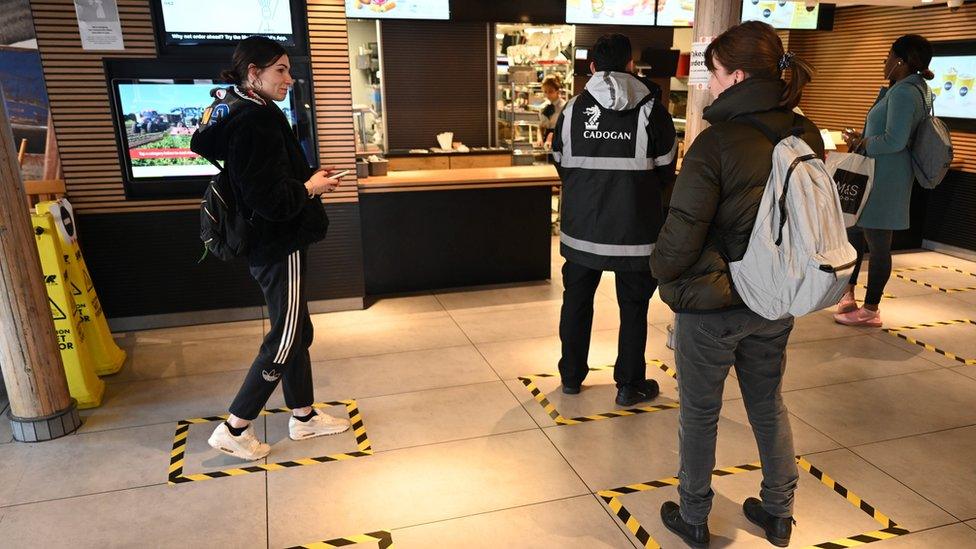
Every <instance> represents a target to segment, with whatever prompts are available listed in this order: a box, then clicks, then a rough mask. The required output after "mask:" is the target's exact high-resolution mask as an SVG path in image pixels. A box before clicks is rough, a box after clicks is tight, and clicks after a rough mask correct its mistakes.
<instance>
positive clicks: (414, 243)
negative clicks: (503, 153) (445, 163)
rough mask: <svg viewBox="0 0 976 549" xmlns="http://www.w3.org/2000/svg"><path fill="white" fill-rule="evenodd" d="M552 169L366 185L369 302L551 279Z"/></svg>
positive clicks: (404, 176)
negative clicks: (392, 296)
mask: <svg viewBox="0 0 976 549" xmlns="http://www.w3.org/2000/svg"><path fill="white" fill-rule="evenodd" d="M558 184H559V178H558V176H557V175H556V171H555V169H554V168H553V167H552V166H526V167H508V168H472V169H461V170H449V171H441V170H434V171H414V172H395V173H391V174H390V175H389V176H384V177H370V178H368V179H363V180H361V181H360V186H359V192H360V198H359V206H360V214H361V216H362V230H363V252H364V253H363V256H364V257H363V259H364V271H365V277H366V293H367V294H369V295H377V294H387V293H396V292H408V291H419V290H434V289H441V288H454V287H460V286H474V285H480V284H500V283H506V282H522V281H529V280H546V279H548V278H550V276H551V272H550V266H551V258H550V254H551V236H550V234H551V233H550V223H551V210H552V187H553V185H558Z"/></svg>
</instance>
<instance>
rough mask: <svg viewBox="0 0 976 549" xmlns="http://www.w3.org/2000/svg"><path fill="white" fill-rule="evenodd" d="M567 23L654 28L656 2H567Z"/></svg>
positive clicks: (575, 0) (600, 0)
mask: <svg viewBox="0 0 976 549" xmlns="http://www.w3.org/2000/svg"><path fill="white" fill-rule="evenodd" d="M566 22H567V23H573V24H583V25H642V26H652V25H654V0H566Z"/></svg>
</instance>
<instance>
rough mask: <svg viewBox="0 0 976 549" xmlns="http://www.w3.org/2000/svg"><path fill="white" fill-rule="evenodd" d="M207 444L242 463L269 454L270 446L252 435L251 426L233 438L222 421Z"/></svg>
mask: <svg viewBox="0 0 976 549" xmlns="http://www.w3.org/2000/svg"><path fill="white" fill-rule="evenodd" d="M207 442H208V443H209V444H210V446H211V447H212V448H213V449H214V450H217V451H218V452H222V453H224V454H227V455H229V456H234V457H236V458H239V459H243V460H244V461H255V460H258V459H261V458H263V457H264V456H266V455H268V454H269V453H270V452H271V446H268V445H267V444H265V443H263V442H261V441H260V440H258V437H257V436H255V435H254V426H253V425H248V426H247V429H245V430H244V432H243V433H241V436H239V437H235V436H234V435H233V434H232V433H231V432H230V429H228V428H227V424H226V423H224V422H223V421H222V422H220V425H218V426H217V428H216V429H214V432H213V434H212V435H210V439H209V440H207Z"/></svg>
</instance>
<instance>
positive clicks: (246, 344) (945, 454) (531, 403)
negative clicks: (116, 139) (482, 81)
mask: <svg viewBox="0 0 976 549" xmlns="http://www.w3.org/2000/svg"><path fill="white" fill-rule="evenodd" d="M894 262H895V267H896V268H906V267H911V268H917V267H935V266H942V265H945V266H948V267H951V268H952V269H959V270H962V271H965V272H967V273H968V272H976V264H973V263H969V262H966V261H963V260H960V259H956V258H953V257H949V256H945V255H940V254H936V253H933V252H915V253H910V254H900V255H897V256H896V257H895V261H894ZM560 266H561V260H560V259H559V257H558V255H556V254H554V256H553V276H554V278H553V280H552V281H551V282H544V283H530V284H517V285H508V286H503V287H492V288H473V289H460V290H451V291H445V292H439V293H426V294H418V295H411V296H405V297H397V298H388V299H383V300H380V301H378V302H376V303H374V304H372V306H370V307H369V308H368V309H366V310H364V311H352V312H343V313H333V314H324V315H317V316H316V317H314V322H315V328H316V339H315V343H314V345H313V348H312V357H313V360H314V366H313V368H314V379H315V389H316V398H317V400H319V401H323V402H325V401H341V400H348V399H355V401H356V404H357V405H358V408H359V410H360V412H361V414H362V417H363V420H364V422H365V425H366V429H367V434H368V437H369V442H370V444H371V447H372V450H373V451H374V453H373V454H372V455H366V456H363V457H356V458H352V459H342V460H338V461H331V462H327V463H321V464H315V465H307V466H301V467H293V468H284V469H282V470H274V471H270V472H263V471H262V472H256V473H248V474H240V475H235V476H227V477H220V478H212V479H207V480H201V481H197V482H189V483H185V484H178V485H173V486H171V485H168V483H167V478H168V477H167V475H168V467H169V462H170V454H171V450H172V447H173V439H174V432H175V430H176V423H177V421H179V420H182V419H189V418H197V417H205V416H211V415H217V414H222V413H225V408H226V406H227V404H228V402H229V401H230V399H231V398H232V397H233V395H234V393H235V391H236V390H237V387H238V384H239V383H240V381H241V378H242V375H243V371H244V370H246V369H247V368H248V366H249V365H250V360H251V358H252V353H253V352H254V350H255V349H256V348H257V346H258V343H259V341H260V338H261V336H262V333H263V330H264V328H265V325H266V323H265V322H262V321H260V320H259V321H252V322H238V323H229V324H224V325H211V326H196V327H188V328H170V329H165V330H151V331H143V332H134V333H127V334H118V336H117V337H118V341H119V343H120V345H122V346H123V347H124V348H125V349H126V350H127V351H128V353H129V360H128V362H127V364H126V365H125V368H124V369H123V371H122V372H121V373H119V374H118V375H116V376H113V377H111V378H107V379H106V381H107V382H108V385H107V388H106V395H105V400H104V403H103V405H102V406H101V407H100V408H98V409H95V410H89V411H85V412H83V416H84V418H85V424H84V426H83V428H82V429H81V430H80V431H79V433H77V434H75V435H71V436H68V437H65V438H63V439H61V440H57V441H53V442H49V443H43V444H37V445H24V444H20V443H16V442H11V438H12V437H11V434H10V428H9V423H7V422H6V421H5V420H3V419H0V547H18V548H19V547H48V546H53V545H63V544H65V542H66V541H68V540H70V544H71V545H73V546H78V547H133V546H153V547H156V546H159V547H269V548H281V547H290V546H294V545H301V544H308V543H314V542H317V541H323V540H332V539H337V538H344V537H349V536H357V535H361V534H366V533H370V532H377V531H382V530H386V531H389V532H391V533H392V538H393V542H394V544H395V546H396V547H419V548H427V547H475V548H489V547H491V548H496V547H547V548H548V547H559V548H562V547H579V548H600V547H615V548H628V547H635V546H640V544H639V542H638V541H637V538H636V537H635V536H634V535H633V534H631V532H630V531H629V530H628V528H627V527H626V526H625V525H624V524H623V522H621V521H620V520H619V519H618V518H617V516H616V515H615V514H614V512H613V511H611V510H610V507H609V506H608V505H607V504H606V502H605V500H604V499H603V498H601V497H600V494H599V493H600V492H601V491H603V490H608V489H613V488H616V487H620V486H625V485H631V484H636V483H642V482H647V481H652V480H657V479H666V478H669V477H671V476H673V475H674V474H675V473H676V468H677V460H678V457H677V417H678V416H677V411H676V410H674V409H663V410H660V411H655V412H650V413H643V414H638V415H633V416H625V417H613V418H610V419H602V420H598V421H590V422H585V423H581V424H578V425H559V424H557V423H556V422H555V421H553V419H552V418H551V417H550V416H549V415H548V414H547V413H546V412H545V410H544V409H543V408H542V406H541V405H540V404H539V403H538V402H537V401H536V400H535V399H534V398H533V397H532V395H531V394H530V392H529V391H528V390H527V389H526V387H525V386H524V385H523V383H522V382H521V381H520V380H519V377H520V376H530V375H533V374H542V373H551V372H554V371H555V369H556V362H557V360H558V358H559V338H558V321H559V308H560V301H561V281H560V276H559V268H560ZM896 274H901V275H902V276H903V277H905V278H898V277H894V278H893V279H892V282H891V284H890V285H889V286H888V288H887V293H888V294H890V295H891V296H892V297H891V298H889V299H887V300H886V301H885V302H884V303H883V307H882V311H883V315H884V318H885V324H886V327H890V328H902V327H906V326H916V325H919V324H933V323H938V322H945V321H951V320H962V319H973V320H976V291H968V292H941V291H938V290H935V289H932V288H929V287H926V286H924V285H921V284H918V283H914V282H911V281H909V280H907V279H906V278H915V279H917V280H919V281H924V282H928V283H930V284H933V285H936V286H940V287H944V288H958V287H964V286H976V278H974V277H973V276H971V275H968V274H965V273H958V272H955V271H951V270H947V269H941V268H940V269H923V270H914V271H900V272H898V273H896ZM595 308H596V315H595V319H594V333H593V338H592V344H591V348H590V358H591V366H604V365H608V364H612V363H613V361H614V358H615V354H616V339H617V329H618V325H619V320H618V315H617V309H616V304H615V293H614V287H613V276H612V274H607V275H606V276H605V277H604V281H603V283H602V284H601V287H600V289H599V292H598V295H597V300H596V303H595ZM648 320H649V322H650V324H651V326H650V328H649V333H648V344H647V352H646V356H647V358H648V360H659V361H661V362H663V363H665V364H667V365H669V366H671V367H673V366H674V355H673V353H672V352H671V351H669V350H668V349H667V348H666V347H665V340H666V334H667V325H668V323H669V322H670V320H671V318H670V314H669V312H668V311H667V309H666V307H665V306H664V305H663V303H661V302H660V300H659V298H658V297H656V296H655V298H654V301H653V302H652V305H651V312H650V314H649V318H648ZM900 333H903V334H906V335H907V336H909V337H910V338H912V339H915V340H918V341H920V342H922V344H917V343H913V342H910V341H907V340H905V339H903V338H899V337H896V335H893V334H890V333H887V332H884V331H882V330H868V329H851V328H845V327H843V326H839V325H836V324H834V323H833V320H832V319H831V317H830V314H829V312H820V313H816V314H813V315H809V316H807V317H804V318H802V319H800V320H799V321H798V322H797V328H796V330H795V331H794V333H793V337H792V339H791V343H790V349H789V365H788V368H787V376H786V378H785V380H784V391H785V399H786V402H787V404H788V405H789V407H790V412H791V416H790V419H791V421H792V426H793V432H794V436H795V439H796V449H797V452H798V453H800V454H802V455H803V457H804V458H805V459H806V460H808V462H809V463H811V464H812V465H813V467H814V468H815V469H818V470H821V471H823V472H824V473H825V474H826V475H827V476H828V478H829V479H832V480H833V481H836V482H837V483H839V484H840V485H842V486H843V487H845V488H846V489H847V490H848V491H849V492H850V493H852V494H856V496H858V497H860V498H862V499H863V500H864V501H865V502H868V503H869V504H871V505H873V506H874V507H875V508H876V509H877V510H878V511H880V512H881V513H884V514H885V515H886V516H888V517H890V518H891V519H892V520H894V521H896V522H897V523H898V524H899V525H900V526H901V527H903V528H905V529H907V530H909V531H910V532H911V533H909V534H907V535H904V536H901V537H896V538H894V539H889V540H885V541H881V542H878V543H876V544H872V545H873V546H877V547H880V548H882V549H883V548H885V547H889V548H892V549H894V548H918V547H933V548H943V547H949V548H967V547H971V548H976V365H966V364H965V361H966V359H968V358H976V337H974V336H976V325H973V324H968V323H957V324H952V325H939V326H935V327H918V328H910V329H907V330H904V331H901V332H900ZM926 343H927V344H930V345H932V346H935V347H937V348H939V349H941V350H943V351H945V352H946V353H948V354H952V355H954V356H956V357H959V358H952V357H948V356H945V355H943V354H938V353H936V352H933V351H931V350H928V349H926V348H925V347H924V344H926ZM648 375H649V377H653V378H655V379H657V380H658V381H659V383H660V384H661V388H662V396H661V397H660V398H659V399H658V401H657V402H656V404H663V403H673V402H675V401H677V400H678V394H677V387H676V384H675V382H674V380H673V379H672V378H671V377H670V376H668V375H667V374H666V373H665V372H664V371H662V370H661V369H659V368H657V367H656V366H654V365H652V366H650V367H649V368H648ZM535 384H536V386H537V387H538V388H539V389H540V390H541V391H542V392H543V393H545V394H547V395H548V397H549V399H550V400H551V402H552V403H553V404H554V405H555V406H556V408H557V410H558V411H559V413H560V414H561V415H562V416H563V417H567V418H571V417H579V416H586V415H593V414H600V413H606V412H611V411H614V410H618V409H619V408H618V407H616V406H615V405H614V403H613V397H614V390H613V388H612V386H611V384H612V372H610V371H596V372H592V373H591V374H590V377H589V378H588V379H587V383H586V385H585V390H584V391H583V393H581V394H580V395H579V396H576V397H566V396H564V395H562V394H561V393H560V392H559V382H558V378H553V377H548V378H546V377H543V378H537V379H536V380H535ZM724 397H725V405H724V409H723V411H722V416H721V419H720V422H719V431H720V434H719V444H718V450H717V461H718V466H719V467H731V466H736V465H742V464H747V463H751V462H754V461H756V460H757V459H758V458H757V452H756V449H755V443H754V441H753V436H752V431H751V429H750V427H749V423H748V421H747V419H746V414H745V410H744V408H743V404H742V401H741V395H740V392H739V388H738V385H737V382H736V380H735V379H734V378H732V377H730V379H729V381H728V383H727V385H726V390H725V395H724ZM283 404H284V403H283V399H282V397H281V395H280V393H278V394H275V396H273V397H272V400H271V402H269V408H274V407H278V406H283ZM330 411H331V412H333V413H336V414H344V413H346V410H345V409H344V407H343V406H334V407H333V408H331V409H330ZM286 421H287V414H272V415H269V416H264V417H262V418H260V419H259V420H258V421H257V422H256V423H255V426H256V430H257V432H258V434H259V435H260V436H262V437H266V438H267V440H268V441H269V442H270V443H271V444H272V446H273V452H272V454H271V455H270V456H269V457H268V458H267V459H266V460H262V461H261V462H259V463H258V464H257V465H264V464H266V463H279V462H282V461H288V460H301V459H302V458H309V457H316V456H329V455H336V454H340V455H341V454H347V453H350V452H355V451H356V450H357V443H356V440H355V438H354V437H353V435H352V434H351V433H346V434H343V435H339V436H336V437H329V438H324V439H316V440H312V441H306V442H301V443H296V442H292V441H290V440H288V438H287V435H286V429H287V427H286ZM213 425H214V424H212V423H202V424H195V425H193V426H191V428H190V430H189V436H188V439H187V444H186V457H185V460H184V463H183V466H184V471H183V473H184V474H185V475H193V474H196V473H212V472H215V471H221V470H226V469H233V468H240V467H244V466H247V465H253V464H242V463H239V462H237V461H235V460H233V459H228V458H225V457H223V456H220V455H217V454H215V453H213V452H212V451H211V450H210V449H209V447H208V446H207V445H206V438H207V436H208V434H209V431H210V429H211V428H212V427H213ZM760 477H761V475H760V473H759V472H757V471H752V472H747V471H743V472H740V473H739V474H735V475H731V476H723V477H717V478H716V480H715V482H714V488H715V491H716V498H715V505H714V510H713V513H712V515H711V518H710V522H711V529H712V532H713V542H712V547H726V546H732V547H768V546H769V545H768V544H767V543H766V542H765V540H764V539H762V538H761V537H759V536H758V535H757V534H758V533H759V532H758V531H757V529H756V528H755V527H753V526H752V525H750V524H749V523H748V522H747V521H746V520H745V519H744V518H743V517H742V515H741V512H740V510H739V506H740V504H741V501H742V499H743V498H745V497H747V496H750V495H755V494H756V492H757V491H758V488H759V480H760ZM675 494H676V491H675V488H674V487H672V486H665V487H662V488H659V489H656V490H647V491H641V492H638V493H634V494H628V495H626V496H622V497H621V498H620V499H619V503H621V504H622V505H623V506H624V508H625V509H626V512H628V513H630V514H631V515H632V516H633V520H635V521H637V522H639V523H640V525H641V526H642V527H643V528H645V529H646V531H647V532H649V533H650V535H651V536H652V537H653V539H654V540H656V542H658V543H660V544H661V545H663V546H664V547H680V546H681V544H680V542H678V541H677V540H676V539H675V538H674V537H673V536H671V535H670V534H669V533H668V532H667V531H665V530H664V529H663V528H662V526H661V524H660V520H659V518H658V507H659V506H660V503H661V501H663V500H664V499H666V498H673V497H675ZM796 517H797V521H798V524H797V526H796V531H795V534H794V544H793V545H794V546H804V545H809V544H816V543H822V542H828V541H836V540H839V539H844V538H846V537H849V536H853V535H856V534H859V533H862V532H871V531H876V530H878V529H879V528H881V526H880V525H879V524H878V523H877V522H876V521H875V520H874V519H872V517H871V516H869V515H868V514H866V513H864V512H863V511H861V510H859V509H858V508H856V507H855V506H854V505H851V503H850V501H848V500H847V499H845V498H844V497H842V496H840V495H838V493H837V492H836V491H835V490H831V489H830V488H828V486H827V485H826V484H825V483H824V482H823V481H821V480H818V478H817V477H815V476H814V475H812V474H810V473H807V472H801V481H800V488H799V491H798V494H797V507H796ZM360 546H362V547H375V546H377V543H376V542H375V541H374V542H371V543H363V544H362V545H360Z"/></svg>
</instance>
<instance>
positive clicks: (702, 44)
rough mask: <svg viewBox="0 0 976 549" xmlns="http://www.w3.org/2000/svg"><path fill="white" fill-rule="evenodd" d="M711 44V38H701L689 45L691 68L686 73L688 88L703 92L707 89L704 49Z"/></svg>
mask: <svg viewBox="0 0 976 549" xmlns="http://www.w3.org/2000/svg"><path fill="white" fill-rule="evenodd" d="M711 43H712V37H711V36H708V37H703V38H702V39H701V40H698V41H696V42H693V43H692V44H691V68H690V70H689V73H688V87H689V88H695V89H699V90H703V89H705V88H707V87H708V67H706V66H705V49H706V48H708V45H709V44H711Z"/></svg>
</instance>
